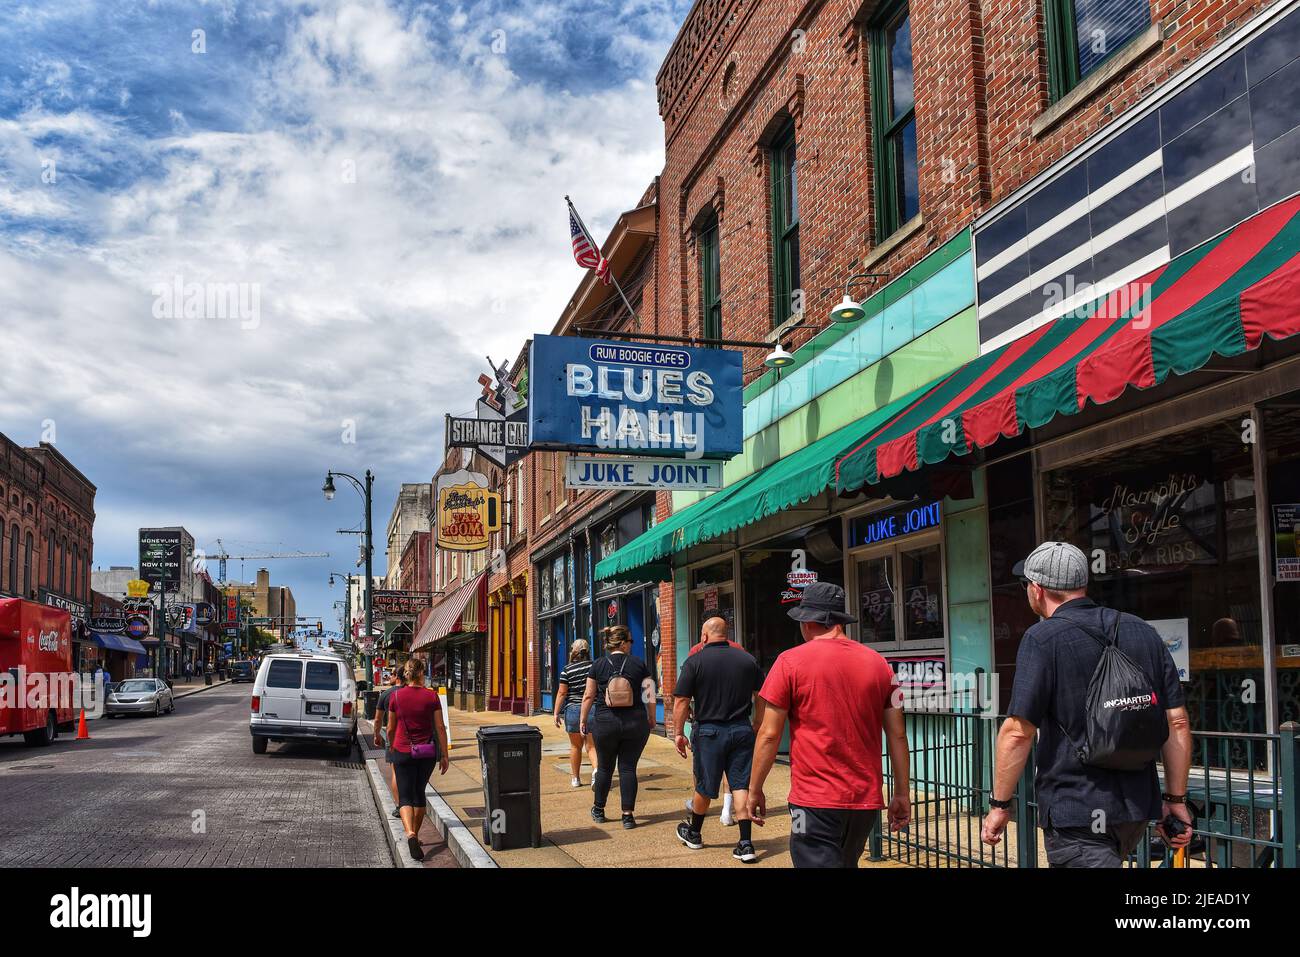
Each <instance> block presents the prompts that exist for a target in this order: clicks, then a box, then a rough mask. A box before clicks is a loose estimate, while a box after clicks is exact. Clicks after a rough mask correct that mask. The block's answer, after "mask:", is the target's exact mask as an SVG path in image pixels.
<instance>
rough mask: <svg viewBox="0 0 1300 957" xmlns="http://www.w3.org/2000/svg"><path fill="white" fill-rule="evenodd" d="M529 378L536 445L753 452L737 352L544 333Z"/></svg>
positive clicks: (717, 454) (715, 454)
mask: <svg viewBox="0 0 1300 957" xmlns="http://www.w3.org/2000/svg"><path fill="white" fill-rule="evenodd" d="M528 375H529V388H530V394H529V406H528V414H529V437H530V439H531V446H530V447H531V448H534V449H567V450H570V451H595V450H603V451H608V452H618V453H620V454H624V455H647V456H685V457H687V458H704V457H707V458H713V459H726V458H731V457H732V456H734V455H738V454H739V453H740V451H741V449H742V448H743V444H744V434H743V408H742V399H741V354H740V353H739V352H737V351H734V350H724V349H700V348H693V347H690V348H688V347H684V346H682V347H678V346H674V347H667V346H660V345H646V344H641V343H628V342H609V341H606V340H603V339H580V338H577V337H574V336H536V337H534V339H533V344H532V350H531V352H530V355H529V365H528Z"/></svg>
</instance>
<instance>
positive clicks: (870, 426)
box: [595, 387, 928, 582]
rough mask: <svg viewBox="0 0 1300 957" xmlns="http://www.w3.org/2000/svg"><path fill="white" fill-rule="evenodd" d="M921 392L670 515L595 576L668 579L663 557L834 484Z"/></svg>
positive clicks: (607, 560)
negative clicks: (838, 468)
mask: <svg viewBox="0 0 1300 957" xmlns="http://www.w3.org/2000/svg"><path fill="white" fill-rule="evenodd" d="M927 388H928V387H927ZM922 391H923V389H918V390H916V392H913V393H910V394H908V395H905V396H903V397H902V398H900V399H896V400H895V401H893V402H891V403H890V404H889V405H887V406H883V407H882V408H880V409H877V410H876V411H875V412H872V413H871V414H870V415H867V416H864V417H863V418H861V419H858V420H857V421H856V422H853V423H851V424H849V425H846V426H844V427H843V428H842V429H837V430H836V431H834V432H832V433H831V434H830V435H827V436H824V437H822V438H820V439H818V440H817V441H816V442H813V443H812V444H811V445H806V446H804V447H803V448H801V449H799V450H798V451H796V452H792V453H790V454H789V455H787V456H785V457H784V458H781V459H778V460H777V461H776V462H773V463H772V464H771V465H769V466H767V467H766V468H764V469H760V470H759V471H757V472H754V473H753V474H752V475H747V476H745V477H744V478H743V479H741V480H740V481H739V482H736V483H735V484H734V485H729V486H727V487H726V488H724V489H722V490H721V491H718V492H714V493H713V494H712V495H710V496H709V497H708V498H705V499H702V500H700V501H698V502H696V503H695V504H694V505H690V506H688V507H686V508H684V509H682V510H681V511H680V512H677V513H675V514H673V515H672V516H671V517H669V518H667V519H665V520H664V521H662V522H660V523H659V524H658V525H656V526H655V527H654V528H652V529H650V530H649V531H647V532H645V534H643V535H640V536H638V537H637V538H634V539H633V540H632V541H630V542H628V543H627V544H626V545H624V546H623V547H622V548H620V549H619V550H618V551H616V552H615V553H614V554H612V555H610V556H608V557H607V558H604V559H602V560H601V561H600V562H598V563H597V565H596V571H595V578H596V581H614V582H633V581H635V582H645V581H671V580H672V565H671V563H670V562H669V561H667V558H668V556H669V555H672V554H673V553H674V552H681V551H685V550H686V549H688V548H690V547H691V546H692V545H697V544H699V543H701V542H707V541H710V540H712V539H715V538H717V537H719V536H721V535H726V534H727V533H728V532H732V531H735V530H736V529H737V528H741V527H743V526H745V525H752V524H753V523H754V522H758V521H762V520H763V519H765V518H767V517H768V516H770V515H775V514H776V513H777V512H780V511H783V510H784V509H787V508H790V507H791V506H794V505H798V504H800V503H802V502H806V501H808V500H809V499H810V498H813V497H814V496H817V495H820V494H821V493H822V492H823V491H825V490H826V489H827V488H832V487H834V485H835V463H836V461H837V460H838V459H839V458H840V457H841V456H842V455H844V454H845V453H847V452H848V451H849V449H851V448H852V447H853V446H854V445H856V444H857V443H859V442H860V441H862V439H863V438H865V437H866V436H867V435H869V434H871V433H872V432H873V431H875V429H877V428H879V427H880V426H881V425H882V424H884V423H885V422H888V421H889V420H890V419H891V418H893V417H894V416H895V415H897V414H898V413H899V412H901V411H902V410H903V409H904V408H906V407H907V406H908V405H909V404H910V403H912V402H913V401H915V399H916V397H917V396H918V395H920V393H921V392H922Z"/></svg>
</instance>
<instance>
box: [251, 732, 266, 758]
mask: <svg viewBox="0 0 1300 957" xmlns="http://www.w3.org/2000/svg"><path fill="white" fill-rule="evenodd" d="M253 753H254V754H266V738H264V737H263V736H262V735H260V734H255V735H253Z"/></svg>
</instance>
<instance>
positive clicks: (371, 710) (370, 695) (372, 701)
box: [361, 691, 379, 721]
mask: <svg viewBox="0 0 1300 957" xmlns="http://www.w3.org/2000/svg"><path fill="white" fill-rule="evenodd" d="M361 697H362V700H364V701H365V703H366V720H368V721H373V720H374V718H375V712H376V711H377V710H378V709H379V692H378V691H363V692H361Z"/></svg>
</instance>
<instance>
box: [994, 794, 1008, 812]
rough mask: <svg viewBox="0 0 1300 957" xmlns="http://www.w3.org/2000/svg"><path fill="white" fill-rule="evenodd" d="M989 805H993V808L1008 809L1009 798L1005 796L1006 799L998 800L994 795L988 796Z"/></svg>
mask: <svg viewBox="0 0 1300 957" xmlns="http://www.w3.org/2000/svg"><path fill="white" fill-rule="evenodd" d="M989 807H995V808H997V809H998V810H999V811H1006V810H1008V809H1009V808H1010V807H1011V798H1007V800H1005V801H999V800H998V799H997V798H995V797H990V798H989Z"/></svg>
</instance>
